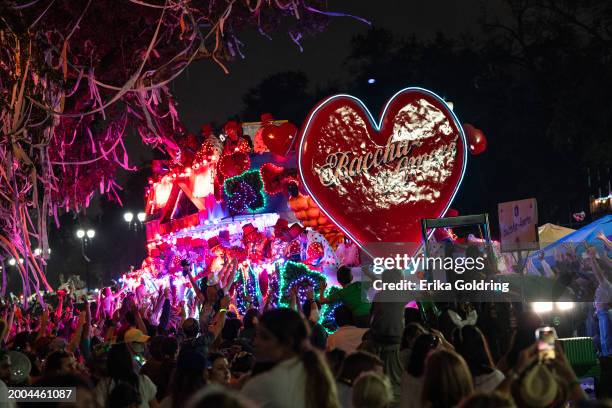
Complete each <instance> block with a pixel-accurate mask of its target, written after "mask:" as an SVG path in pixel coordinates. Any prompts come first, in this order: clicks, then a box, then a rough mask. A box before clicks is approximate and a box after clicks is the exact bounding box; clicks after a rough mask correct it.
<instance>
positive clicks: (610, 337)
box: [586, 246, 612, 357]
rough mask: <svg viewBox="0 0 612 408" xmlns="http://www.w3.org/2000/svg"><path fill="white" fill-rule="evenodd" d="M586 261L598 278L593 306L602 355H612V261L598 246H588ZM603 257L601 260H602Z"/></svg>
mask: <svg viewBox="0 0 612 408" xmlns="http://www.w3.org/2000/svg"><path fill="white" fill-rule="evenodd" d="M586 252H587V257H586V260H587V261H586V262H587V264H588V265H589V266H590V267H591V270H592V271H593V273H594V274H595V277H596V279H597V283H598V284H597V289H596V290H595V299H594V302H593V306H594V307H595V312H596V314H597V320H598V322H599V342H600V344H601V355H602V356H604V357H607V356H612V318H611V317H610V303H611V302H612V283H610V282H611V281H612V273H611V272H612V262H609V264H608V255H607V252H606V251H602V253H601V255H600V254H599V253H598V251H597V248H596V247H594V246H590V247H588V248H587V251H586ZM600 259H601V261H600Z"/></svg>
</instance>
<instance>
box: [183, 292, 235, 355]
mask: <svg viewBox="0 0 612 408" xmlns="http://www.w3.org/2000/svg"><path fill="white" fill-rule="evenodd" d="M229 301H230V299H229V297H228V296H225V297H223V298H222V299H221V300H220V303H219V305H220V309H219V311H218V312H217V313H216V315H215V317H214V323H213V324H212V327H211V328H210V329H209V330H207V329H206V328H200V322H199V321H198V320H196V319H193V318H188V319H186V320H185V321H184V322H183V324H182V331H183V334H184V335H185V339H184V340H183V342H182V343H181V346H180V349H181V351H182V350H188V349H189V350H196V351H198V352H200V353H201V354H202V355H203V356H206V355H207V354H208V349H209V348H210V347H211V345H212V344H213V342H214V341H215V339H216V338H217V337H219V335H220V334H221V331H222V330H223V326H224V325H225V315H226V313H227V308H228V307H229ZM204 313H205V309H204V308H202V311H201V312H200V321H203V320H204V319H203V316H202V315H203V314H204Z"/></svg>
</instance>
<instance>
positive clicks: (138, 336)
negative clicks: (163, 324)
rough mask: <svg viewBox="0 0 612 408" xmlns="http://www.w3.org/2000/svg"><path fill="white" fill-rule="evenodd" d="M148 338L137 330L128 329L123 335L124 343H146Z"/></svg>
mask: <svg viewBox="0 0 612 408" xmlns="http://www.w3.org/2000/svg"><path fill="white" fill-rule="evenodd" d="M149 338H150V336H147V335H146V334H144V333H143V332H141V331H140V330H138V329H134V328H132V329H129V330H128V331H126V332H125V334H124V335H123V341H125V342H126V343H146V342H147V341H148V340H149Z"/></svg>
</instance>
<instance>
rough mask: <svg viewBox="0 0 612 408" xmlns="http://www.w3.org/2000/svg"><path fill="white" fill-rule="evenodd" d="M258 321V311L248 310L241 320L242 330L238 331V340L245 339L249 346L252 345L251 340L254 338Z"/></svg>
mask: <svg viewBox="0 0 612 408" xmlns="http://www.w3.org/2000/svg"><path fill="white" fill-rule="evenodd" d="M258 321H259V310H257V309H249V310H247V311H246V313H245V314H244V318H243V319H242V324H243V327H242V330H240V335H239V338H241V339H246V340H247V341H248V342H249V343H250V344H253V338H254V337H255V327H256V326H257V322H258Z"/></svg>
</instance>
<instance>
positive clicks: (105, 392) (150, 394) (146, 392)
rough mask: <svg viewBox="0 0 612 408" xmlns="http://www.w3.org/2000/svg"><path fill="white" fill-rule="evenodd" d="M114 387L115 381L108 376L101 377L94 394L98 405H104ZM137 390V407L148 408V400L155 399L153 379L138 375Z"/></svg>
mask: <svg viewBox="0 0 612 408" xmlns="http://www.w3.org/2000/svg"><path fill="white" fill-rule="evenodd" d="M113 388H115V383H114V381H112V380H111V379H110V378H103V379H102V380H101V381H100V382H99V383H98V385H97V386H96V390H95V394H96V400H97V401H98V404H99V406H101V407H105V406H106V402H107V400H108V396H109V395H110V393H111V392H112V391H113ZM138 391H139V392H140V399H141V401H142V402H141V403H140V405H139V408H149V401H151V400H154V399H155V394H156V393H157V387H156V386H155V384H153V381H151V379H150V378H149V377H147V376H146V375H144V374H140V375H139V376H138Z"/></svg>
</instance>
